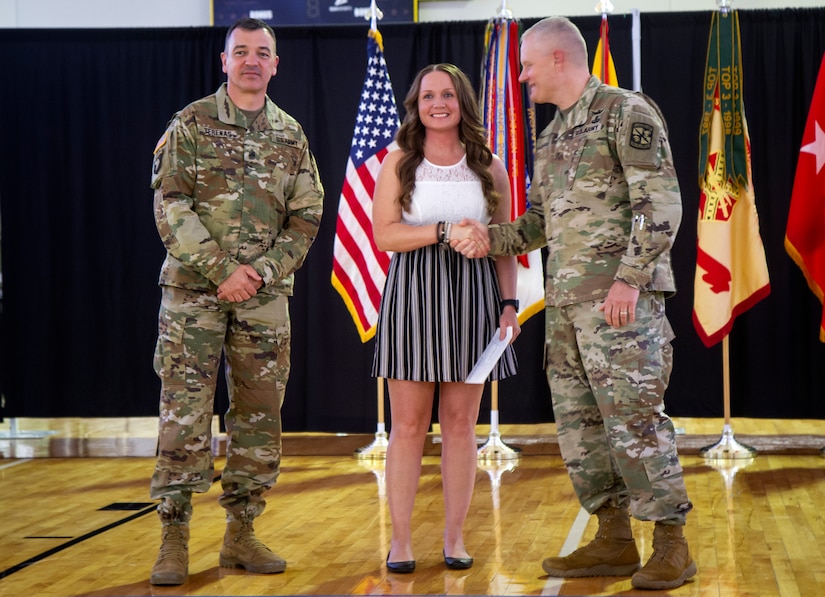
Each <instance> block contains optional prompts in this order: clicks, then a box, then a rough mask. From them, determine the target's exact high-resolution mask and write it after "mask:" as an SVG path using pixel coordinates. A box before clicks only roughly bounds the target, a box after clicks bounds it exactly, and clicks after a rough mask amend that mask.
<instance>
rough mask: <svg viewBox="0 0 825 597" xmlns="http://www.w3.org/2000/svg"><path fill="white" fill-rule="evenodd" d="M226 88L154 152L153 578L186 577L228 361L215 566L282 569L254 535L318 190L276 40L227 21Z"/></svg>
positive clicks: (277, 445) (160, 581) (275, 454)
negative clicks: (220, 379) (284, 94)
mask: <svg viewBox="0 0 825 597" xmlns="http://www.w3.org/2000/svg"><path fill="white" fill-rule="evenodd" d="M221 61H222V64H223V71H224V72H225V73H226V74H227V83H225V84H223V85H222V86H221V87H220V88H219V89H218V91H217V92H216V93H214V94H213V95H210V96H208V97H205V98H203V99H200V100H198V101H196V102H194V103H192V104H190V105H189V106H187V107H186V108H184V109H183V110H181V111H180V112H179V113H178V114H176V115H175V117H174V118H173V119H172V121H171V122H170V123H169V126H168V128H167V129H166V132H165V133H164V135H163V137H162V138H161V140H160V141H159V142H158V146H157V147H156V149H155V153H154V163H153V170H152V188H153V189H154V190H155V205H154V211H155V221H156V224H157V228H158V232H159V233H160V237H161V239H162V240H163V244H164V246H165V247H166V250H167V255H166V260H165V262H164V264H163V266H162V269H161V273H160V286H161V288H162V298H161V306H160V313H159V322H158V341H157V347H156V350H155V361H154V363H155V371H156V372H157V374H158V376H159V377H160V379H161V382H162V391H161V399H160V422H159V444H158V459H157V465H156V468H155V472H154V475H153V476H152V481H151V496H152V498H153V499H160V500H161V503H160V505H159V506H158V513H159V515H160V519H161V522H162V525H163V531H162V545H161V548H160V553H159V555H158V558H157V561H156V562H155V565H154V567H153V569H152V574H151V578H150V582H151V583H152V584H157V585H177V584H182V583H183V582H185V581H186V578H187V576H188V539H189V520H190V518H191V516H192V505H191V496H192V493H193V492H206V491H207V490H208V489H209V487H210V486H211V484H212V476H213V461H212V452H211V420H212V413H213V401H214V395H215V386H216V379H217V374H218V367H219V363H220V359H221V353H222V352H223V355H224V358H225V360H226V378H227V385H228V390H229V403H230V405H229V410H228V411H227V413H226V415H225V423H226V430H227V436H228V442H227V456H226V465H225V467H224V470H223V473H222V477H221V485H222V488H223V493H222V495H221V496H220V500H219V501H220V504H221V505H222V506H223V507H224V508H225V509H226V512H227V527H226V534H225V537H224V545H223V547H222V549H221V552H220V565H221V566H225V567H242V568H245V569H247V570H249V571H251V572H257V573H276V572H283V571H284V569H285V568H286V562H285V561H284V560H283V559H282V558H280V557H279V556H278V555H276V554H275V553H273V552H272V551H271V550H270V549H269V548H267V547H266V546H265V545H264V544H263V543H262V542H261V541H259V540H258V539H257V538H256V537H255V534H254V530H253V528H252V521H253V519H254V518H256V517H257V516H259V515H260V514H261V512H262V511H263V509H264V505H265V501H264V498H263V494H264V492H265V491H266V490H268V489H269V488H271V487H272V486H273V485H274V484H275V481H276V479H277V477H278V473H279V471H280V462H281V414H280V413H281V406H282V403H283V398H284V390H285V388H286V383H287V378H288V375H289V366H290V358H289V348H290V319H289V307H288V298H287V297H289V296H291V295H292V288H293V275H294V272H295V271H296V270H297V269H298V268H299V267H300V266H301V265H302V264H303V262H304V259H305V258H306V256H307V252H308V251H309V248H310V246H311V245H312V243H313V241H314V240H315V237H316V234H317V232H318V227H319V225H320V219H321V212H322V205H323V195H324V192H323V187H322V185H321V182H320V180H319V176H318V172H317V168H316V165H315V160H314V157H313V156H312V153H311V152H310V150H309V146H308V143H307V139H306V136H305V134H304V132H303V129H302V128H301V126H300V124H299V123H298V122H297V121H296V120H295V119H294V118H292V117H291V116H289V115H288V114H287V113H285V112H284V111H283V110H281V109H280V108H279V107H278V106H277V105H275V104H274V103H273V102H272V100H270V99H269V98H268V97H267V95H266V92H267V86H268V83H269V80H270V79H271V78H272V77H273V76H274V75H275V73H276V72H277V65H278V56H277V53H276V47H275V34H274V32H273V31H272V29H271V28H270V27H269V26H268V25H266V24H265V23H263V22H261V21H257V20H253V19H242V20H241V21H239V22H238V23H236V24H235V25H233V26H232V27H231V28H230V29H229V32H228V33H227V37H226V46H225V49H224V52H222V53H221Z"/></svg>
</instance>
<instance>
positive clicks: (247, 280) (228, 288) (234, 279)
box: [218, 264, 263, 303]
mask: <svg viewBox="0 0 825 597" xmlns="http://www.w3.org/2000/svg"><path fill="white" fill-rule="evenodd" d="M261 286H263V278H261V276H260V274H259V273H258V272H256V271H255V268H253V267H252V266H251V265H248V264H243V265H241V266H240V267H239V268H238V269H236V270H235V271H234V272H232V274H231V275H230V276H229V277H228V278H227V279H226V280H224V281H223V282H221V284H220V286H218V298H219V299H220V300H222V301H229V302H231V303H240V302H243V301H245V300H247V299H250V298H252V297H253V296H255V295H256V294H258V288H260V287H261Z"/></svg>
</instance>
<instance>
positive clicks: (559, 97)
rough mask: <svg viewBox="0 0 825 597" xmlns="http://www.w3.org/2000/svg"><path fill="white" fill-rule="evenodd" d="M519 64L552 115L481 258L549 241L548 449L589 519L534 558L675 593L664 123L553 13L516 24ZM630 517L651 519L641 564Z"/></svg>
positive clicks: (556, 569) (676, 507)
mask: <svg viewBox="0 0 825 597" xmlns="http://www.w3.org/2000/svg"><path fill="white" fill-rule="evenodd" d="M521 62H522V67H523V70H522V73H521V76H520V80H521V81H522V82H526V83H527V84H528V85H529V88H530V94H531V98H532V99H533V100H534V101H535V102H537V103H552V104H555V105H556V106H557V107H558V108H559V110H558V112H557V114H556V116H555V118H554V120H553V121H552V122H551V123H550V124H549V125H548V127H547V128H546V129H545V130H544V132H543V133H542V134H541V136H540V139H539V140H538V145H537V150H536V158H535V162H536V163H535V169H534V178H533V181H532V185H531V188H530V194H529V201H530V208H529V210H528V211H527V212H526V213H525V214H524V215H523V216H521V217H520V218H518V219H517V220H516V221H515V222H512V223H509V224H502V225H498V226H496V225H493V226H490V228H489V233H490V242H491V250H490V253H492V254H497V255H517V254H522V253H527V252H529V251H532V250H534V249H537V248H540V247H542V246H544V245H546V246H547V249H548V258H547V266H546V300H545V307H546V311H545V314H546V325H547V330H546V344H545V357H546V358H545V361H546V372H547V379H548V383H549V384H550V389H551V393H552V400H553V412H554V414H555V420H556V424H557V428H558V436H559V446H560V449H561V453H562V456H563V458H564V462H565V465H566V467H567V470H568V473H569V475H570V478H571V480H572V482H573V487H574V489H575V491H576V494H577V496H578V498H579V500H580V502H581V504H582V507H584V508H585V509H586V510H587V511H588V512H590V513H595V514H596V516H597V517H598V520H599V530H598V532H597V535H596V538H595V540H594V541H592V542H591V543H589V544H588V545H586V546H584V547H582V548H581V549H579V550H577V551H575V552H573V553H572V554H570V555H568V556H565V557H552V558H547V559H546V560H545V561H544V562H543V568H544V570H545V571H546V572H547V573H548V574H549V575H551V576H559V577H577V576H614V575H615V576H619V575H631V574H633V578H632V584H633V586H634V587H636V588H645V589H665V588H672V587H677V586H679V585H681V584H682V583H684V582H685V580H686V579H688V578H690V577H691V576H693V575H694V574H695V573H696V565H695V564H694V562H693V560H692V559H691V557H690V554H689V551H688V546H687V543H686V541H685V539H684V536H683V534H682V528H683V525H684V524H685V517H686V514H687V513H688V511H689V510H690V509H691V508H692V505H691V502H690V500H689V499H688V496H687V492H686V489H685V483H684V479H683V477H682V468H681V466H680V464H679V457H678V454H677V451H676V443H675V433H674V428H673V424H672V422H671V420H670V419H669V418H668V416H667V415H666V414H665V413H664V404H663V397H664V392H665V388H666V387H667V384H668V380H669V377H670V371H671V365H672V348H671V340H672V339H673V331H672V329H671V327H670V324H669V323H668V320H667V317H666V316H665V305H664V299H665V296H667V295H668V294H672V293H673V292H674V291H675V290H676V287H675V284H674V278H673V271H672V269H671V259H670V249H671V247H672V245H673V241H674V237H675V236H676V231H677V229H678V227H679V223H680V220H681V216H682V205H681V196H680V192H679V185H678V181H677V178H676V172H675V170H674V167H673V158H672V156H671V151H670V146H669V144H668V140H667V131H666V127H665V122H664V119H663V117H662V115H661V113H660V112H659V110H658V108H657V107H656V106H655V104H653V102H652V101H650V100H649V99H647V98H645V97H644V96H642V95H640V94H637V93H632V92H630V91H626V90H623V89H618V88H616V87H610V86H607V85H603V84H602V83H601V82H600V81H599V79H598V78H596V77H595V76H591V75H590V70H589V68H588V62H587V48H586V45H585V42H584V39H583V38H582V36H581V33H580V32H579V30H578V29H577V28H576V27H575V25H573V24H572V23H571V22H570V21H569V20H567V19H565V18H560V17H551V18H548V19H544V20H542V21H540V22H539V23H537V24H536V25H534V26H533V27H532V28H530V29H529V30H527V31H526V32H525V33H524V36H523V37H522V44H521ZM467 251H469V252H472V248H471V247H467ZM631 512H632V514H633V516H634V517H635V518H637V519H639V520H647V521H655V529H654V539H653V547H654V553H653V556H652V557H651V558H650V560H649V561H648V562H647V563H646V565H645V566H644V567H643V568H642V569H641V570H639V567H640V564H641V561H640V557H639V552H638V550H637V549H636V545H635V542H634V540H633V537H632V535H631V528H630V516H629V513H631ZM634 573H635V574H634Z"/></svg>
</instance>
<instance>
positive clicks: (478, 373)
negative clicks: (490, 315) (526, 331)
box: [464, 327, 513, 383]
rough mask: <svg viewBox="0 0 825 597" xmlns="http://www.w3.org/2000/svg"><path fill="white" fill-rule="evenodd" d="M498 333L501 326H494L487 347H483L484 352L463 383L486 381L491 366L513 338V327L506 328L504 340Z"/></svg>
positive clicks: (491, 368)
mask: <svg viewBox="0 0 825 597" xmlns="http://www.w3.org/2000/svg"><path fill="white" fill-rule="evenodd" d="M500 335H501V328H496V332H495V334H493V339H492V340H490V343H489V344H488V345H487V348H485V349H484V352H482V353H481V356H480V357H479V358H478V362H476V364H475V365H474V366H473V370H472V371H470V375H468V376H467V379H466V380H465V381H464V383H484V382H485V381H487V378H488V377H489V376H490V372H491V371H492V370H493V367H495V365H496V363H497V362H498V360H499V359H500V358H501V355H503V354H504V350H505V349H506V348H507V346H508V345H509V344H510V340H511V339H512V338H513V328H511V327H508V328H507V333H506V334H505V336H504V340H502V339H501V338H500V337H499V336H500Z"/></svg>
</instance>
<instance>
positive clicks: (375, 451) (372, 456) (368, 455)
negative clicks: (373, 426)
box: [355, 423, 389, 460]
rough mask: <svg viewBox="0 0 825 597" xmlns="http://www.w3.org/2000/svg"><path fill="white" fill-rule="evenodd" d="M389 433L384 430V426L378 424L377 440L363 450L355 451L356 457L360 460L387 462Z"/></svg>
mask: <svg viewBox="0 0 825 597" xmlns="http://www.w3.org/2000/svg"><path fill="white" fill-rule="evenodd" d="M388 445H389V442H388V441H387V432H386V431H385V430H384V424H383V423H379V424H378V431H376V432H375V440H373V442H372V443H371V444H370V445H368V446H364V447H363V448H358V449H357V450H355V455H356V456H358V458H359V459H360V460H385V459H386V458H387V446H388Z"/></svg>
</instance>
